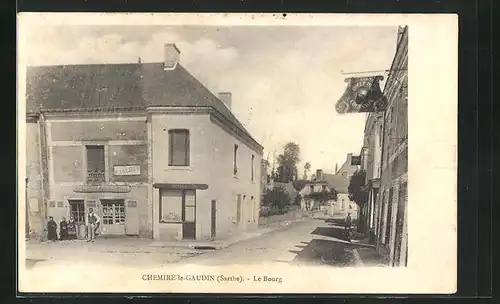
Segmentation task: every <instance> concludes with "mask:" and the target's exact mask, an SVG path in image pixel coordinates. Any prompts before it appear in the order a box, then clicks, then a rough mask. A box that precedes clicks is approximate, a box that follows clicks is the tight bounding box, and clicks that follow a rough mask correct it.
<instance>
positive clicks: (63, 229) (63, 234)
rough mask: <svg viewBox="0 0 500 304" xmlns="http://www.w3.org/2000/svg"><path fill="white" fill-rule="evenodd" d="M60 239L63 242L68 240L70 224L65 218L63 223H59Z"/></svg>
mask: <svg viewBox="0 0 500 304" xmlns="http://www.w3.org/2000/svg"><path fill="white" fill-rule="evenodd" d="M59 239H60V240H61V241H65V240H67V239H68V223H67V222H66V218H65V217H63V218H62V221H61V222H60V223H59Z"/></svg>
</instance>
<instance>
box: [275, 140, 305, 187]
mask: <svg viewBox="0 0 500 304" xmlns="http://www.w3.org/2000/svg"><path fill="white" fill-rule="evenodd" d="M277 161H278V179H279V181H280V182H285V183H287V182H290V181H293V180H296V179H297V175H298V174H297V173H298V170H297V164H298V163H299V162H300V146H299V145H298V144H296V143H294V142H288V143H287V144H286V145H285V147H284V151H283V154H280V155H278V159H277Z"/></svg>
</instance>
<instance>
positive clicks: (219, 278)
mask: <svg viewBox="0 0 500 304" xmlns="http://www.w3.org/2000/svg"><path fill="white" fill-rule="evenodd" d="M142 280H144V281H197V282H219V283H221V282H239V283H242V282H243V281H245V280H246V281H253V282H266V283H267V282H274V283H282V282H283V279H282V278H280V277H269V276H252V277H246V278H243V277H241V276H224V275H213V274H186V275H181V274H143V275H142Z"/></svg>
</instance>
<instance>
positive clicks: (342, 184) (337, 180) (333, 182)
mask: <svg viewBox="0 0 500 304" xmlns="http://www.w3.org/2000/svg"><path fill="white" fill-rule="evenodd" d="M323 179H324V180H325V181H326V182H327V183H328V184H329V185H330V187H332V188H333V189H335V190H336V191H337V193H348V192H349V190H348V188H349V182H350V179H349V178H347V177H345V176H342V175H336V174H328V173H323Z"/></svg>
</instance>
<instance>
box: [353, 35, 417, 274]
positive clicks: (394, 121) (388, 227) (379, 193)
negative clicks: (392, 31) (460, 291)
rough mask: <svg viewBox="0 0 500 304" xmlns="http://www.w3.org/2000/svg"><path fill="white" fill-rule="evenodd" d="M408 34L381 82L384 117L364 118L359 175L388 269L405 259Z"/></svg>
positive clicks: (374, 236)
mask: <svg viewBox="0 0 500 304" xmlns="http://www.w3.org/2000/svg"><path fill="white" fill-rule="evenodd" d="M407 68H408V29H407V27H401V28H400V29H399V33H398V38H397V49H396V54H395V56H394V60H393V62H392V66H391V69H390V71H389V75H388V77H387V80H386V84H385V88H384V95H385V96H386V97H387V100H388V106H387V109H386V111H384V112H380V113H370V114H369V115H368V118H367V121H366V126H365V136H364V147H363V149H362V153H361V156H362V160H361V163H362V169H363V170H365V172H366V190H367V191H368V194H369V195H368V202H367V204H366V206H365V207H366V208H365V211H364V212H366V213H365V214H367V217H366V220H367V227H368V228H369V233H370V235H371V237H372V240H373V242H375V243H376V246H377V249H378V251H379V252H380V253H382V254H383V255H385V256H386V257H387V260H388V262H389V264H390V265H392V266H406V265H407V257H408V232H407V229H408V228H407V227H408V223H407V219H408V216H407V213H408V206H407V202H408V77H407V75H408V71H407Z"/></svg>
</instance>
